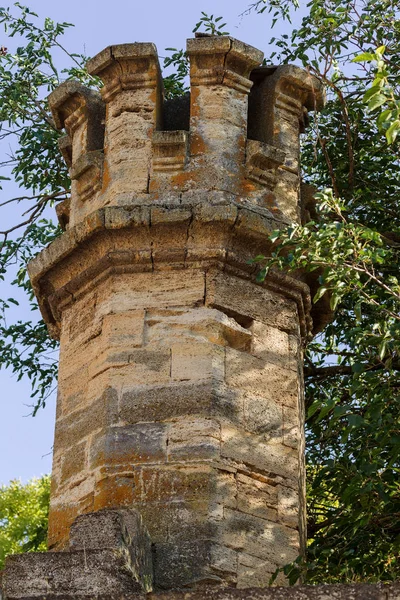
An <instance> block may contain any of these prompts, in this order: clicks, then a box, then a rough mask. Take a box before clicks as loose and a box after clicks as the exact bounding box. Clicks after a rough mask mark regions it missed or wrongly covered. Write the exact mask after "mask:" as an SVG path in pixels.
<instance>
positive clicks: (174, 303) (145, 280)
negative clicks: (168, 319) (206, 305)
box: [98, 270, 205, 315]
mask: <svg viewBox="0 0 400 600" xmlns="http://www.w3.org/2000/svg"><path fill="white" fill-rule="evenodd" d="M204 290H205V276H204V273H202V272H201V271H197V270H193V271H191V270H185V271H181V272H173V271H171V272H163V273H159V272H153V273H134V274H133V273H132V274H128V273H126V274H123V275H121V276H119V277H118V278H116V277H115V278H113V279H112V281H111V282H110V285H109V286H108V294H107V296H106V297H105V298H101V299H99V302H98V311H99V315H105V314H109V313H124V312H126V311H130V310H139V309H146V310H148V309H155V308H156V309H157V308H160V307H163V308H168V307H184V306H197V305H201V304H203V302H204Z"/></svg>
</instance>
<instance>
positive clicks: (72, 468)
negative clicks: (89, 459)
mask: <svg viewBox="0 0 400 600" xmlns="http://www.w3.org/2000/svg"><path fill="white" fill-rule="evenodd" d="M86 446H87V444H86V442H81V443H80V444H77V445H76V446H73V447H72V448H69V449H68V450H67V451H66V452H65V453H63V458H62V468H61V480H62V481H63V482H64V483H65V482H67V481H68V479H70V478H71V477H74V476H76V475H79V473H80V472H81V471H82V470H83V469H84V468H85V467H86Z"/></svg>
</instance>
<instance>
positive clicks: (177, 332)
mask: <svg viewBox="0 0 400 600" xmlns="http://www.w3.org/2000/svg"><path fill="white" fill-rule="evenodd" d="M146 326H147V331H146V338H147V340H148V342H149V343H154V344H159V345H167V344H170V343H171V339H172V340H174V341H175V342H177V341H183V342H184V341H188V342H190V341H194V342H195V341H196V340H197V341H209V342H211V343H213V344H217V345H220V346H232V347H233V348H238V349H248V348H250V344H251V339H252V334H251V332H250V331H248V330H247V329H245V328H244V327H242V326H241V325H239V323H238V322H237V321H235V319H232V318H230V317H228V316H227V315H225V314H224V313H223V312H221V311H219V310H215V309H211V308H203V307H198V308H192V309H190V308H188V309H170V310H162V309H159V310H151V311H147V314H146Z"/></svg>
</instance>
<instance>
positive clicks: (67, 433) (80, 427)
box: [54, 388, 118, 454]
mask: <svg viewBox="0 0 400 600" xmlns="http://www.w3.org/2000/svg"><path fill="white" fill-rule="evenodd" d="M117 403H118V395H117V392H116V391H115V390H114V389H112V388H107V389H105V390H104V391H103V393H102V395H101V396H100V397H99V398H96V399H95V400H94V401H93V402H91V403H90V404H89V405H88V406H86V407H85V408H83V409H81V410H77V411H75V412H72V413H71V414H68V415H67V416H65V417H63V418H62V419H60V420H58V421H57V425H56V429H57V435H56V439H55V442H54V452H55V454H57V453H58V452H65V451H66V449H67V448H71V447H72V446H74V445H75V444H76V443H79V442H81V441H82V440H83V439H84V438H86V437H88V436H89V435H92V434H93V433H95V432H96V431H97V430H100V429H102V428H103V427H106V426H108V425H112V424H114V423H115V422H116V421H117V415H118V407H117Z"/></svg>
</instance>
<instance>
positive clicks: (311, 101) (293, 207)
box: [49, 36, 323, 225]
mask: <svg viewBox="0 0 400 600" xmlns="http://www.w3.org/2000/svg"><path fill="white" fill-rule="evenodd" d="M187 54H188V57H189V61H190V94H189V98H188V99H187V98H186V97H181V98H173V99H170V100H167V101H165V100H164V99H163V84H162V78H161V72H160V67H159V63H158V56H157V50H156V48H155V46H154V44H148V43H135V44H122V45H117V46H110V47H108V48H106V49H105V50H103V51H102V52H100V53H99V54H98V55H97V56H95V57H94V58H93V59H91V60H90V61H89V62H88V64H87V69H88V71H89V73H91V74H92V75H96V76H98V77H99V78H100V79H101V80H102V82H103V87H102V88H101V96H100V95H99V94H98V93H96V92H94V91H92V90H89V89H87V88H85V87H84V86H81V85H80V84H77V83H75V82H67V83H65V84H63V85H62V86H60V88H59V89H57V90H56V91H55V92H53V94H52V95H51V96H50V100H49V103H50V108H51V110H52V113H53V116H54V120H55V123H56V126H57V127H59V128H60V129H62V128H65V129H66V131H67V133H68V138H69V140H70V144H69V145H68V138H61V142H60V147H61V150H62V152H63V155H64V157H65V159H66V162H67V164H68V166H69V168H70V173H71V179H72V181H73V185H72V200H71V204H70V224H71V225H75V224H77V223H79V222H80V221H82V219H83V218H84V217H85V216H87V215H88V214H90V213H91V212H92V211H93V210H95V209H99V208H102V207H104V206H108V205H119V206H124V205H132V204H135V205H151V204H154V203H165V201H166V198H168V202H169V203H170V204H171V203H172V204H185V203H186V204H193V202H194V200H193V198H194V197H195V196H196V193H197V192H198V193H202V192H203V191H204V190H210V189H212V190H213V191H216V192H219V193H220V195H224V196H225V197H226V198H228V196H229V198H230V199H231V200H232V201H234V202H239V203H243V202H245V203H249V204H251V205H253V206H256V207H260V208H263V209H265V210H268V211H270V212H271V214H272V215H279V219H281V220H283V221H285V222H290V221H298V220H299V219H300V213H301V206H300V204H301V201H300V194H299V190H300V178H299V134H300V132H301V131H303V129H304V119H305V115H306V113H307V110H315V109H319V108H320V107H321V105H322V103H323V91H322V88H321V85H320V83H319V81H318V80H317V79H316V78H315V77H313V76H311V75H310V74H308V73H307V72H306V71H304V70H302V69H299V68H298V67H294V66H290V65H286V66H282V67H260V66H259V65H260V63H261V62H262V60H263V54H262V52H260V51H259V50H257V49H255V48H253V47H252V46H249V45H247V44H244V43H242V42H240V41H238V40H235V39H233V38H230V37H224V36H210V37H199V38H194V39H189V40H188V44H187ZM182 126H184V128H182ZM103 140H104V142H103ZM69 148H70V149H69Z"/></svg>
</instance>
